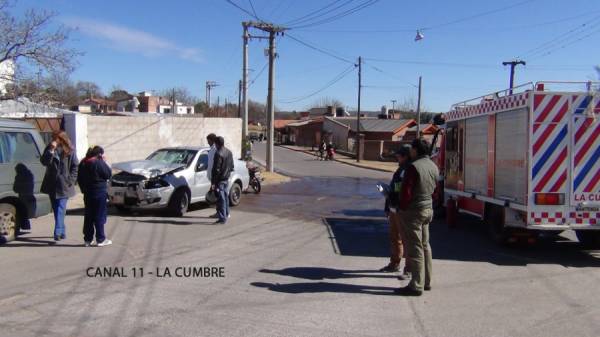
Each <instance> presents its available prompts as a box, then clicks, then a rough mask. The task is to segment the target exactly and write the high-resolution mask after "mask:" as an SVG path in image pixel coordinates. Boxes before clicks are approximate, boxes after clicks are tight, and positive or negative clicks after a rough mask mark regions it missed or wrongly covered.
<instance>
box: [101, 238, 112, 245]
mask: <svg viewBox="0 0 600 337" xmlns="http://www.w3.org/2000/svg"><path fill="white" fill-rule="evenodd" d="M108 245H112V241H110V240H109V239H105V240H104V241H102V242H100V243H99V244H98V247H104V246H108Z"/></svg>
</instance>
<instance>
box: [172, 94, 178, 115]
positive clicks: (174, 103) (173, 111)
mask: <svg viewBox="0 0 600 337" xmlns="http://www.w3.org/2000/svg"><path fill="white" fill-rule="evenodd" d="M171 99H172V102H171V113H172V114H175V113H177V111H176V110H175V108H177V102H176V101H175V88H173V89H172V91H171Z"/></svg>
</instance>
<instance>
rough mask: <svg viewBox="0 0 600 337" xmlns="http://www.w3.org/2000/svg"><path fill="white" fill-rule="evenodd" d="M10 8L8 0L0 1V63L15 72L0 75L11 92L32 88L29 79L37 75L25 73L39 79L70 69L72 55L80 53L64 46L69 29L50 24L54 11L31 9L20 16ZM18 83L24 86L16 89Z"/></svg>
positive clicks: (17, 92) (24, 91) (73, 64)
mask: <svg viewBox="0 0 600 337" xmlns="http://www.w3.org/2000/svg"><path fill="white" fill-rule="evenodd" d="M12 7H13V5H12V4H11V2H10V1H9V0H0V64H5V65H6V64H9V65H11V67H12V68H13V69H14V73H12V72H9V73H6V74H0V75H2V77H3V78H4V80H8V81H10V82H12V83H13V85H12V90H11V94H13V95H14V94H20V93H27V91H28V90H30V89H33V88H31V85H30V82H31V81H32V80H34V79H36V78H35V76H32V75H27V74H28V73H29V74H36V76H37V80H39V79H40V78H43V77H44V75H48V74H56V73H66V74H68V73H70V72H72V71H73V69H74V66H75V58H76V57H77V56H79V55H81V53H80V52H78V51H76V50H75V49H72V48H69V47H67V46H66V42H67V41H68V39H69V33H70V30H69V29H67V28H65V26H64V25H60V26H58V27H57V28H52V27H51V26H53V22H52V21H53V19H54V18H55V16H56V14H55V13H52V12H48V11H44V10H35V9H30V10H28V11H27V12H26V13H25V15H23V16H22V18H20V17H15V16H14V15H12V14H11V13H10V11H9V10H10V9H11V8H12ZM21 84H23V89H20V88H19V87H20V85H21ZM25 88H28V90H24V89H25ZM30 94H32V93H30ZM3 96H4V97H5V98H13V97H14V96H12V95H3ZM11 96H12V97H11Z"/></svg>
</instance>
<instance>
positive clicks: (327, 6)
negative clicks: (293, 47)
mask: <svg viewBox="0 0 600 337" xmlns="http://www.w3.org/2000/svg"><path fill="white" fill-rule="evenodd" d="M340 1H342V0H335V1H333V2H330V3H329V4H328V5H326V6H324V7H321V8H319V9H317V10H315V11H312V12H310V13H308V14H305V15H303V16H301V17H299V18H295V19H293V20H290V21H288V22H286V23H285V24H286V25H292V24H296V23H298V22H301V21H304V19H306V18H308V17H309V16H311V15H314V14H318V13H319V12H320V11H323V10H326V9H327V8H329V7H331V6H333V5H335V4H336V3H338V2H340ZM352 1H354V0H349V1H346V2H345V3H343V4H342V5H340V6H338V7H335V8H333V9H332V10H335V9H337V8H340V7H343V6H345V5H346V4H349V3H350V2H352ZM328 12H329V11H327V12H325V13H323V14H321V16H322V15H325V14H327V13H328Z"/></svg>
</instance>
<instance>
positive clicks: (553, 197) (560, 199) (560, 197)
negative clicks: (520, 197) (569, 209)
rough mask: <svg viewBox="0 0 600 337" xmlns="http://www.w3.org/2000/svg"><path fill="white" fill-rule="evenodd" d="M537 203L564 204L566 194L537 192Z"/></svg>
mask: <svg viewBox="0 0 600 337" xmlns="http://www.w3.org/2000/svg"><path fill="white" fill-rule="evenodd" d="M535 204H536V205H564V204H565V195H564V193H536V194H535Z"/></svg>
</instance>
